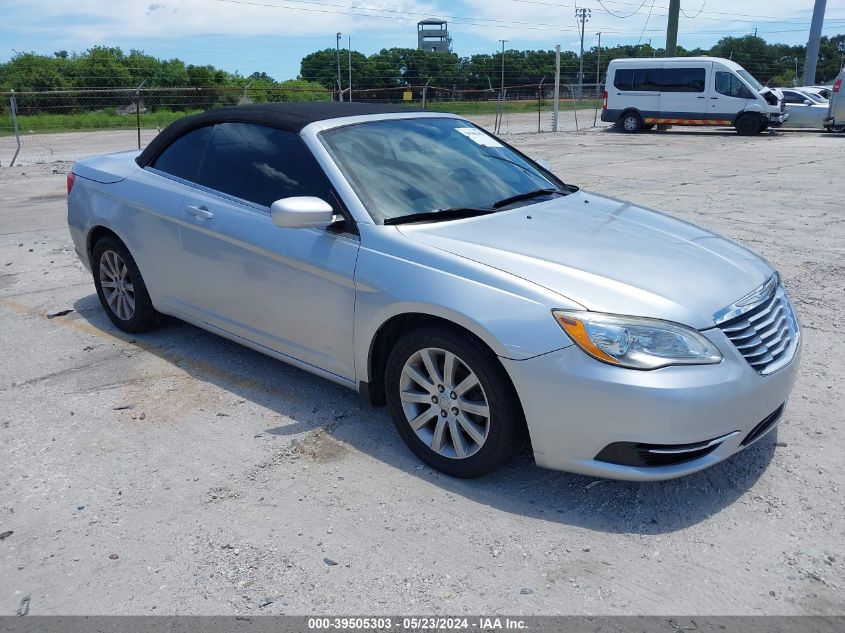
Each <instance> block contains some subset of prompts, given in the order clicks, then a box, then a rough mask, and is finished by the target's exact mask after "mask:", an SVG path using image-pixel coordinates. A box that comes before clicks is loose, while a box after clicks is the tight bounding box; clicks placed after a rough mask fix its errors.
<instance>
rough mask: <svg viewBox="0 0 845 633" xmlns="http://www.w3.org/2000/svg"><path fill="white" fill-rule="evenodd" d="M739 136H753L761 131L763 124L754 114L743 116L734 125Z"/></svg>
mask: <svg viewBox="0 0 845 633" xmlns="http://www.w3.org/2000/svg"><path fill="white" fill-rule="evenodd" d="M734 127H735V128H736V133H737V134H739V135H740V136H755V135H756V134H759V133H760V132H762V131H763V122H762V121H761V120H760V117H759V116H757V115H755V114H743V115H742V116H741V117H739V118H738V119H737V120H736V123H735V124H734Z"/></svg>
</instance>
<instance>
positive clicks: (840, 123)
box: [823, 68, 845, 132]
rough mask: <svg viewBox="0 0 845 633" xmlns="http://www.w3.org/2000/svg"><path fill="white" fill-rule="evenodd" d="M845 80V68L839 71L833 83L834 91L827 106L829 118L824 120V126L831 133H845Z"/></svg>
mask: <svg viewBox="0 0 845 633" xmlns="http://www.w3.org/2000/svg"><path fill="white" fill-rule="evenodd" d="M843 79H845V68H843V69H842V70H840V71H839V74H838V75H837V76H836V80H835V81H834V82H833V91H832V92H831V94H830V100H829V102H828V104H827V116H826V117H825V118H824V121H823V123H824V126H825V129H827V130H828V131H830V132H845V88H843V87H842V81H843Z"/></svg>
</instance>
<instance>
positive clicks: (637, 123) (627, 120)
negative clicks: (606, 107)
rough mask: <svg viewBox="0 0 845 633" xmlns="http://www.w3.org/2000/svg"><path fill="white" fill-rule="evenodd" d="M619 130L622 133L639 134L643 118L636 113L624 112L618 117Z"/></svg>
mask: <svg viewBox="0 0 845 633" xmlns="http://www.w3.org/2000/svg"><path fill="white" fill-rule="evenodd" d="M619 128H620V129H621V130H622V131H623V132H627V133H629V134H630V133H632V132H639V131H640V130H641V129H643V118H642V117H641V116H640V115H639V114H637V113H636V112H626V113H625V114H623V115H622V116H621V117H619Z"/></svg>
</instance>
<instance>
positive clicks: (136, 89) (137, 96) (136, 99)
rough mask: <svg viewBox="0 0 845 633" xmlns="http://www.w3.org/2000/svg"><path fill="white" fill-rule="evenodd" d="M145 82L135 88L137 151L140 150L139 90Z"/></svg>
mask: <svg viewBox="0 0 845 633" xmlns="http://www.w3.org/2000/svg"><path fill="white" fill-rule="evenodd" d="M145 83H147V80H146V79H144V81H142V82H141V85H140V86H138V87H137V88H135V127H136V128H137V130H138V149H141V88H143V87H144V84H145Z"/></svg>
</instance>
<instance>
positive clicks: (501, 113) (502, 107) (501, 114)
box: [495, 40, 510, 134]
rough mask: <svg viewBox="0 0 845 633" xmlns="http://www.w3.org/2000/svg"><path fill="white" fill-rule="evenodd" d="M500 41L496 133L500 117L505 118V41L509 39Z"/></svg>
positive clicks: (500, 120)
mask: <svg viewBox="0 0 845 633" xmlns="http://www.w3.org/2000/svg"><path fill="white" fill-rule="evenodd" d="M499 41H500V42H501V43H502V88H501V92H500V93H499V104H500V107H499V116H498V118H497V120H496V127H495V129H496V133H497V134H498V132H499V128H500V127H501V125H502V119H503V118H505V42H509V41H510V40H499Z"/></svg>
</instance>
